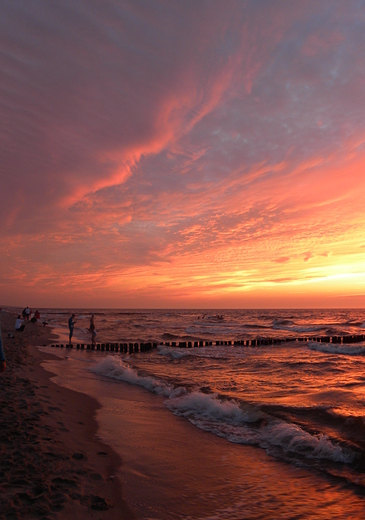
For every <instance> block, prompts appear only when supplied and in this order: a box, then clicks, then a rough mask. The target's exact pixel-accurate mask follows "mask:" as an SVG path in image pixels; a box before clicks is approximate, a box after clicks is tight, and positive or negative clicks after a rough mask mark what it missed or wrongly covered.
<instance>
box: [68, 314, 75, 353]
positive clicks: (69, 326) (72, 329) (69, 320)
mask: <svg viewBox="0 0 365 520" xmlns="http://www.w3.org/2000/svg"><path fill="white" fill-rule="evenodd" d="M74 318H75V314H72V315H71V316H70V317H69V319H68V328H69V329H70V336H69V340H68V342H69V345H71V338H72V334H73V333H74V325H75V323H76V322H75V321H74Z"/></svg>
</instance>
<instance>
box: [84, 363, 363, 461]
mask: <svg viewBox="0 0 365 520" xmlns="http://www.w3.org/2000/svg"><path fill="white" fill-rule="evenodd" d="M90 370H91V371H92V372H93V373H95V374H98V375H101V376H104V377H108V378H112V379H114V380H118V381H124V382H127V383H129V384H132V385H138V386H141V387H144V388H145V389H147V390H149V391H150V392H153V393H155V394H158V395H162V396H164V397H166V398H167V400H166V401H165V405H166V406H167V408H169V409H170V410H171V411H172V412H173V413H174V414H175V415H178V416H181V417H185V418H187V419H188V420H189V421H190V422H191V423H192V424H194V425H195V426H197V427H198V428H200V429H202V430H205V431H208V432H211V433H214V434H215V435H218V436H220V437H224V438H226V439H227V440H228V441H230V442H234V443H239V444H249V445H254V446H259V447H261V448H263V449H265V450H266V451H267V452H268V453H271V454H273V455H277V451H276V450H277V449H279V450H280V452H281V453H282V454H284V455H286V454H287V455H289V456H291V457H292V456H297V457H304V458H306V459H316V460H322V459H326V460H329V461H331V462H341V463H346V464H350V463H352V462H353V460H354V458H355V454H354V453H353V452H352V451H351V450H350V449H348V448H343V447H342V446H340V445H338V444H336V443H335V442H333V441H332V440H331V439H329V438H328V437H327V436H326V435H324V434H319V435H315V434H311V433H309V432H307V431H305V430H304V429H302V428H301V427H300V426H298V425H297V424H293V423H291V422H286V421H285V420H281V419H279V418H277V417H273V416H271V415H270V414H267V413H265V412H264V411H262V410H260V408H259V407H258V406H254V405H250V404H248V403H238V402H236V401H235V400H227V399H222V398H221V397H220V396H218V394H216V393H206V392H202V391H199V390H198V391H192V392H188V391H187V389H186V388H183V387H178V388H173V387H172V386H171V385H168V384H165V383H164V382H163V381H160V380H159V379H156V378H154V377H151V376H145V375H139V374H138V372H137V371H135V370H134V369H132V368H130V367H129V366H128V365H127V364H126V363H124V362H123V361H122V360H120V359H118V358H115V357H112V356H110V357H107V358H105V359H104V360H103V361H101V362H100V363H98V364H97V365H96V366H94V367H93V368H91V369H90Z"/></svg>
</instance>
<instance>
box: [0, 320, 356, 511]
mask: <svg viewBox="0 0 365 520" xmlns="http://www.w3.org/2000/svg"><path fill="white" fill-rule="evenodd" d="M69 314H70V311H69V310H63V311H60V310H48V311H46V310H43V315H44V316H48V318H49V319H50V321H51V322H52V325H53V327H54V328H51V327H48V326H46V327H43V326H42V324H41V323H36V324H33V323H27V324H26V327H25V330H24V332H23V333H21V332H17V333H15V331H14V323H15V315H14V314H12V313H9V312H2V313H1V323H2V337H3V342H4V347H5V355H6V361H7V369H6V371H5V372H4V373H2V374H1V375H0V384H1V396H2V398H1V399H2V410H3V418H2V419H3V420H2V428H1V450H2V452H1V460H2V466H1V473H0V475H1V498H0V518H1V519H4V520H5V519H6V520H10V519H23V518H25V519H28V518H29V519H32V518H45V519H48V518H49V519H51V518H55V519H61V520H62V519H65V518H75V519H83V518H85V519H86V518H88V519H89V518H91V519H97V520H99V519H106V520H109V519H110V520H113V519H120V520H123V519H133V518H138V519H141V520H151V519H154V520H157V519H158V520H179V519H185V520H240V519H252V520H257V519H263V520H267V519H273V520H274V519H292V518H303V519H306V518H313V519H322V520H325V519H328V518H331V519H335V518H336V519H345V518H346V519H348V518H351V519H360V518H363V510H364V498H363V497H364V492H363V489H364V485H363V475H364V472H363V469H362V460H363V458H362V451H361V450H362V438H363V435H362V417H361V413H362V412H361V410H362V406H363V404H362V403H363V401H362V387H363V380H362V379H361V374H362V373H363V357H362V356H363V351H364V348H365V347H364V345H362V343H361V344H360V345H355V346H351V345H350V346H346V345H340V346H338V345H337V344H332V343H331V344H322V343H320V344H317V343H315V342H308V343H306V344H302V343H298V342H297V343H290V342H289V343H285V344H284V345H283V346H282V347H279V346H277V347H275V348H274V347H272V346H267V347H265V346H264V347H260V348H248V349H247V348H245V347H241V346H235V347H232V346H216V347H213V348H211V347H203V348H190V349H187V348H177V347H171V346H170V347H169V346H166V345H159V346H158V348H156V349H154V350H153V351H151V352H149V353H139V354H132V355H129V354H124V353H120V352H106V351H104V352H102V351H100V350H99V351H98V350H95V351H92V350H86V349H85V350H81V349H77V348H73V349H68V348H56V347H51V346H47V345H49V344H51V343H52V344H55V343H57V344H58V343H61V342H62V341H63V342H64V343H65V337H66V333H67V328H66V324H67V317H68V316H69ZM282 314H283V313H282V312H281V313H277V314H273V313H272V312H270V313H266V314H265V316H264V317H263V318H262V316H261V315H260V317H258V318H255V320H254V314H252V313H251V315H250V322H251V325H250V330H251V329H252V334H257V332H255V331H256V330H257V323H261V322H260V320H262V319H264V322H265V323H264V325H263V330H264V331H267V322H269V321H272V323H273V324H274V327H273V328H271V329H270V332H271V333H274V332H275V331H276V330H277V329H279V330H277V333H278V334H283V332H284V331H283V327H284V328H290V329H291V330H292V329H295V331H296V332H298V330H297V329H298V328H306V329H308V328H310V329H313V328H315V333H316V334H318V333H319V332H318V327H320V328H322V327H323V329H324V330H325V331H328V322H329V321H331V322H332V321H333V316H332V315H326V319H325V320H323V319H322V318H321V320H322V321H323V324H320V325H318V324H313V323H312V321H313V320H314V319H315V316H316V315H313V314H311V315H310V316H307V314H305V316H304V318H303V313H298V315H296V316H292V318H291V319H292V323H291V322H290V323H289V321H288V319H287V318H288V316H287V315H285V316H284V318H285V319H282V321H281V322H280V321H279V320H278V316H280V315H282ZM345 314H346V313H345ZM88 316H89V314H88V312H87V311H86V310H84V311H79V312H78V313H77V324H78V330H77V331H76V334H78V335H79V338H82V337H83V335H85V338H87V337H88V336H87V329H86V328H85V326H84V324H86V325H87V323H88ZM301 316H302V318H301V319H303V320H304V321H305V323H302V322H300V319H299V318H300V317H301ZM349 317H350V318H351V319H350V321H349ZM192 319H193V320H194V319H195V318H194V313H181V312H180V311H175V312H174V313H173V312H172V311H169V312H168V313H165V312H162V311H161V312H158V313H156V312H152V311H150V312H144V313H141V312H136V311H133V312H129V311H128V312H127V311H123V312H121V313H120V312H117V311H116V312H115V314H114V315H112V314H111V312H110V311H99V313H98V315H97V322H98V329H99V331H100V333H99V334H100V336H101V337H103V336H102V334H105V337H107V334H108V336H109V337H112V334H113V333H114V334H116V335H119V337H121V334H122V332H124V333H126V332H125V331H126V330H127V325H128V323H129V326H130V330H129V331H128V334H130V335H132V333H133V331H138V332H134V334H138V335H139V336H135V338H137V337H140V338H142V339H144V340H145V339H146V338H147V337H148V336H149V335H150V334H151V331H153V334H155V335H157V331H159V332H158V334H160V336H161V337H162V336H163V335H164V336H166V332H164V331H166V330H167V328H168V325H169V323H170V329H171V330H170V332H169V335H170V336H172V332H173V331H175V334H176V333H177V332H178V327H179V323H180V329H181V331H184V330H188V331H189V334H191V333H194V334H197V327H201V328H202V329H201V330H203V331H204V333H205V334H207V333H208V329H209V327H211V328H212V330H213V332H214V334H217V326H219V331H218V332H219V333H220V334H224V330H226V331H228V332H227V334H231V328H232V327H233V328H234V331H235V332H236V331H237V330H239V329H238V324H239V320H238V317H237V312H235V313H233V312H231V314H229V313H228V312H226V314H225V321H224V323H222V322H221V320H220V321H219V324H218V325H217V323H216V322H215V320H214V316H213V317H212V319H211V322H207V319H205V320H200V319H199V320H197V321H195V322H194V321H193V325H191V323H192ZM239 319H241V320H242V322H244V323H247V321H249V320H248V315H247V313H246V314H245V313H242V318H239ZM336 319H337V318H336ZM339 319H341V320H343V319H344V320H345V322H344V323H345V325H344V324H343V323H342V321H340V322H339V323H338V324H337V325H336V328H335V329H334V333H338V332H340V331H341V330H342V329H343V330H344V331H345V332H348V331H350V332H351V331H352V330H354V331H356V330H358V329H359V328H360V329H362V328H363V323H362V322H360V321H358V317H357V316H353V315H352V314H351V315H350V316H348V313H347V314H346V315H345V316H342V315H341V316H340V317H339ZM126 320H127V321H126ZM143 320H145V323H146V329H143V327H142V328H141V326H142V324H143ZM201 321H203V322H204V323H201ZM309 322H311V324H309ZM156 323H158V324H159V325H158V327H159V328H158V329H157V328H156ZM348 323H351V325H348ZM118 324H119V325H118ZM151 324H152V325H151ZM135 325H138V327H135ZM62 326H63V327H64V328H63V329H62ZM118 326H120V327H121V329H120V331H118ZM103 327H104V328H103ZM246 329H247V327H246ZM246 329H244V334H245V335H247V332H246ZM62 330H63V332H62ZM144 330H145V332H144ZM52 331H58V332H59V333H60V334H61V337H63V338H64V339H63V340H61V341H60V336H58V335H57V336H55V335H52ZM103 331H105V332H103ZM289 332H290V333H291V331H289ZM301 332H302V331H301ZM9 333H10V334H12V335H14V337H13V338H12V337H8V334H9ZM143 334H145V337H144V336H143ZM199 337H200V336H199ZM170 339H171V338H170ZM173 339H176V338H175V337H174V338H173ZM184 339H192V337H191V338H190V337H188V338H184ZM76 341H80V339H78V340H75V343H76ZM74 347H77V345H75V344H74ZM323 349H324V350H325V351H326V352H322V350H323ZM331 349H332V351H331ZM338 349H340V352H339V354H337V350H338ZM327 351H329V352H327ZM345 352H348V354H347V355H344V354H345ZM331 363H332V364H331ZM356 367H358V368H357V370H358V373H356V371H355V369H356ZM345 369H346V370H347V372H346V378H345V379H344V384H346V386H344V389H343V392H342V393H343V395H342V398H341V393H340V391H339V386H340V384H341V379H335V378H334V374H335V373H336V370H337V372H338V373H339V374H342V373H343V370H345ZM280 370H281V375H280V377H279V379H278V374H279V373H280ZM293 371H294V372H293ZM310 371H311V377H310V379H309V380H308V381H307V380H306V379H305V378H306V377H308V374H309V373H310ZM326 374H328V375H329V379H328V381H327V382H326V385H327V392H322V393H321V392H320V389H321V388H320V387H321V386H323V382H324V377H325V375H326ZM350 374H353V378H354V381H351V380H350ZM300 377H304V379H302V381H301V383H300V385H299V386H298V385H297V381H298V380H299V378H300ZM341 377H342V376H341ZM255 380H257V381H258V382H257V384H256V386H255ZM317 380H318V385H319V386H318V385H317V383H316V385H315V386H313V385H314V382H315V381H317ZM331 380H332V384H333V385H334V387H336V390H331V388H330V383H331ZM349 382H350V383H351V388H352V390H351V394H350V393H349V391H348V386H347V385H348V383H349ZM309 383H310V386H308V384H309ZM295 385H296V386H295ZM229 392H230V393H229ZM333 396H335V397H336V409H335V410H336V414H337V415H335V414H334V413H333V412H331V413H332V415H329V413H327V412H326V410H327V409H328V406H329V404H328V403H329V402H330V401H329V399H331V400H332V399H333ZM350 397H351V399H350ZM299 399H301V401H299ZM341 399H342V403H343V404H342V408H340V403H341ZM331 402H332V401H331ZM238 403H239V405H238ZM275 403H276V404H275ZM294 403H301V404H300V406H298V404H297V406H294ZM321 403H324V404H325V405H326V407H322V404H321ZM274 404H275V406H274ZM319 405H320V406H321V408H320V409H319V407H318V406H319ZM350 405H351V407H352V408H351V413H349V415H348V417H342V416H340V413H342V414H343V413H344V411H343V410H345V409H346V410H350ZM318 410H320V413H318ZM304 412H305V413H306V415H304ZM295 414H297V415H295ZM356 415H359V420H358V423H359V424H358V425H357V430H355V429H354V428H353V424H354V423H353V420H354V418H355V417H356ZM321 421H322V423H321ZM325 421H327V422H325ZM337 422H338V424H337ZM321 424H322V426H321ZM346 425H347V428H348V429H347V430H346V429H345V426H346ZM320 427H322V432H320V433H319V434H318V433H317V432H316V431H315V429H316V428H320ZM330 428H331V430H330ZM337 430H339V431H340V432H341V439H340V438H337V437H338V435H339V434H338V433H337ZM357 431H358V434H357V433H356V432H357ZM336 436H337V437H336ZM346 436H348V440H346Z"/></svg>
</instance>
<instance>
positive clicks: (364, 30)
mask: <svg viewBox="0 0 365 520" xmlns="http://www.w3.org/2000/svg"><path fill="white" fill-rule="evenodd" d="M0 90H1V95H0V172H1V173H0V219H1V221H0V222H1V225H0V304H1V305H3V306H5V305H14V306H26V305H29V306H30V307H33V308H34V307H88V308H171V307H172V308H302V307H310V308H313V307H365V234H364V229H365V0H321V1H320V2H318V1H317V0H300V1H299V0H293V1H290V2H289V1H287V0H251V1H249V0H103V1H102V2H100V1H97V0H63V1H62V2H60V1H59V0H2V2H1V5H0Z"/></svg>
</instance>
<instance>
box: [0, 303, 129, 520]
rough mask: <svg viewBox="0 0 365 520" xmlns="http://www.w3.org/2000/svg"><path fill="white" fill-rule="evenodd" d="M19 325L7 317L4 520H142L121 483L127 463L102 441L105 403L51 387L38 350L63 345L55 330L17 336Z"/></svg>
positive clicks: (34, 329) (29, 327)
mask: <svg viewBox="0 0 365 520" xmlns="http://www.w3.org/2000/svg"><path fill="white" fill-rule="evenodd" d="M15 318H16V316H15V315H14V314H11V313H7V312H4V311H3V312H1V329H2V338H3V344H4V351H5V356H6V364H7V368H6V370H5V372H3V373H1V374H0V388H1V412H2V416H1V422H0V450H1V456H0V460H1V467H0V519H6V520H10V519H32V518H37V519H40V518H44V519H48V518H49V519H51V518H57V519H63V518H75V519H83V518H85V519H98V520H99V519H108V520H109V519H132V518H135V515H134V514H133V513H132V511H131V510H130V509H129V508H128V506H127V504H126V503H125V501H124V500H123V498H122V494H123V493H122V488H121V484H120V481H119V479H118V477H117V476H116V474H117V469H118V467H119V466H120V465H121V459H120V457H119V456H118V455H117V454H116V453H115V452H114V451H113V450H112V449H111V448H110V447H109V446H107V445H105V444H104V443H102V442H101V441H100V440H99V439H97V438H96V437H95V434H96V432H97V423H96V421H95V413H96V411H97V409H98V408H99V404H98V403H97V401H95V400H94V399H93V398H91V397H89V396H87V395H84V394H81V393H78V392H73V391H71V390H68V389H65V388H62V389H61V388H60V387H59V386H58V385H56V384H55V383H53V382H52V381H50V379H49V377H50V373H49V372H47V371H45V370H44V369H43V368H42V367H41V366H40V362H41V361H42V360H44V359H45V357H47V355H46V354H44V353H40V352H39V350H38V349H37V348H35V346H36V345H46V344H48V343H50V341H52V339H53V340H54V339H55V338H54V337H53V336H52V334H51V329H50V328H49V327H43V326H42V324H38V323H27V324H26V327H25V330H24V332H15V331H14V325H15ZM9 333H10V334H14V338H11V337H8V334H9ZM48 357H52V356H48Z"/></svg>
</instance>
